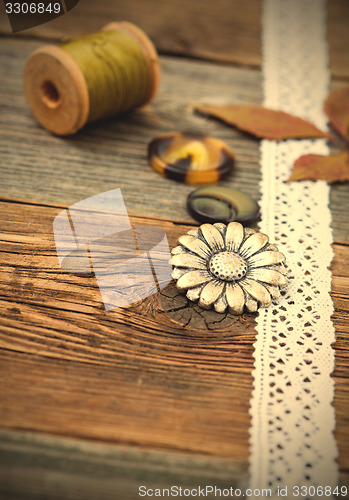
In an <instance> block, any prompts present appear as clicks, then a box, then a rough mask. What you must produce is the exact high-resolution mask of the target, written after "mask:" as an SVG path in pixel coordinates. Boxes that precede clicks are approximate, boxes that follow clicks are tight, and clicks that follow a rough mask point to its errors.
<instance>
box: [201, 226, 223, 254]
mask: <svg viewBox="0 0 349 500" xmlns="http://www.w3.org/2000/svg"><path fill="white" fill-rule="evenodd" d="M200 229H201V232H202V235H203V237H204V238H205V240H206V241H207V244H208V245H209V247H210V248H211V249H212V250H213V251H215V250H222V249H224V247H225V246H224V239H223V236H222V233H221V232H220V231H218V229H217V228H216V227H215V226H213V225H212V224H202V225H201V226H200Z"/></svg>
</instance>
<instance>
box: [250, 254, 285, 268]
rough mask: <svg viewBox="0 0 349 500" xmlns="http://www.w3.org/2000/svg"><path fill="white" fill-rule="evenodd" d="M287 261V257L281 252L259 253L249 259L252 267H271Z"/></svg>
mask: <svg viewBox="0 0 349 500" xmlns="http://www.w3.org/2000/svg"><path fill="white" fill-rule="evenodd" d="M284 261H285V256H284V254H283V253H281V252H273V251H269V250H268V251H266V252H259V253H257V254H255V255H253V256H252V257H250V258H249V259H248V264H249V265H250V266H252V267H263V266H271V265H273V264H279V263H280V262H284Z"/></svg>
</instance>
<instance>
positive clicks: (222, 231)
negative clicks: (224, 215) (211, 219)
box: [213, 222, 227, 236]
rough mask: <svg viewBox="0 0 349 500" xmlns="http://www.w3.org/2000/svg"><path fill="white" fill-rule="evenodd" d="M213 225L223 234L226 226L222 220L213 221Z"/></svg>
mask: <svg viewBox="0 0 349 500" xmlns="http://www.w3.org/2000/svg"><path fill="white" fill-rule="evenodd" d="M213 225H214V227H216V228H217V229H218V231H219V232H220V233H221V234H222V235H223V236H224V234H225V228H226V227H227V226H226V225H225V224H223V222H215V223H214V224H213Z"/></svg>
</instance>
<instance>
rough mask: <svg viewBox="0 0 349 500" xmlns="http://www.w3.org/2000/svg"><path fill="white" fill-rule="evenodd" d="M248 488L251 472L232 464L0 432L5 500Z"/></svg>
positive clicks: (0, 490)
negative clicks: (148, 490) (210, 487)
mask: <svg viewBox="0 0 349 500" xmlns="http://www.w3.org/2000/svg"><path fill="white" fill-rule="evenodd" d="M245 482H246V471H245V470H244V469H242V468H241V469H239V468H237V467H236V465H235V466H233V465H232V463H231V461H230V460H227V459H222V458H215V457H209V456H206V457H203V456H197V455H193V454H188V453H185V454H184V453H173V452H172V453H169V452H164V451H154V450H145V449H144V448H138V447H131V446H120V445H118V446H116V445H107V444H102V443H94V442H87V441H83V440H81V439H79V440H75V439H65V438H57V437H53V436H50V437H48V436H44V435H38V434H33V433H23V432H18V431H17V432H11V431H10V432H8V431H1V432H0V498H1V499H4V500H22V499H25V500H28V499H33V500H62V499H64V500H72V499H74V500H97V499H98V500H111V499H120V500H136V499H139V498H140V497H139V495H138V488H139V486H141V485H146V486H147V487H148V488H169V487H171V486H172V485H179V486H181V487H182V488H183V489H184V488H197V487H198V485H201V486H202V487H204V486H205V485H216V486H217V487H218V488H230V487H233V488H236V487H239V486H240V487H243V485H244V483H245ZM207 498H214V497H212V495H210V496H207Z"/></svg>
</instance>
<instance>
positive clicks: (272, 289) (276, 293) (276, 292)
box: [263, 283, 281, 299]
mask: <svg viewBox="0 0 349 500" xmlns="http://www.w3.org/2000/svg"><path fill="white" fill-rule="evenodd" d="M263 286H265V288H266V289H267V290H268V292H269V293H270V295H271V298H272V299H278V298H279V297H280V295H281V293H280V288H279V287H278V286H274V285H267V284H266V283H263Z"/></svg>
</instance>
